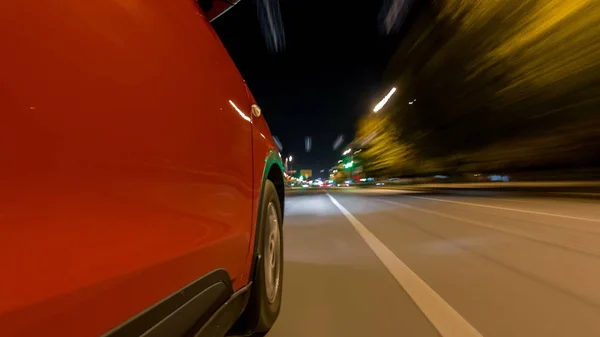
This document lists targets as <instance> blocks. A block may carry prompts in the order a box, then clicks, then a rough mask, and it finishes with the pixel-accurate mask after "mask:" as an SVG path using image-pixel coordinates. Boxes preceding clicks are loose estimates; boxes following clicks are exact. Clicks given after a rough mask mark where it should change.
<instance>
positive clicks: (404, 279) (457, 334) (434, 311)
mask: <svg viewBox="0 0 600 337" xmlns="http://www.w3.org/2000/svg"><path fill="white" fill-rule="evenodd" d="M327 196H328V197H329V199H331V202H332V203H333V204H334V205H335V206H337V208H339V209H340V211H341V212H342V214H344V216H346V218H347V219H348V221H350V223H351V224H352V226H353V227H354V229H355V230H356V231H357V232H358V234H359V235H360V236H361V237H362V238H363V240H365V242H366V243H367V245H368V246H369V248H371V250H373V252H374V253H375V255H377V257H378V258H379V260H380V261H381V262H382V263H383V265H384V266H385V267H386V268H387V269H388V270H389V272H390V273H391V274H392V276H393V277H394V278H395V279H396V281H397V282H398V284H400V286H401V287H402V288H404V290H405V291H406V293H407V294H408V295H409V296H410V297H411V298H412V300H413V301H414V302H415V304H416V305H417V306H418V307H419V309H421V311H422V312H423V314H424V315H425V316H426V317H427V319H429V321H430V322H431V324H433V326H434V327H435V328H436V329H437V331H438V332H439V333H440V335H441V336H443V337H482V335H481V334H480V333H479V331H477V330H476V329H475V328H474V327H473V326H471V325H470V324H469V322H467V321H466V320H465V319H464V318H463V317H462V316H461V315H460V314H459V313H458V312H456V310H454V308H452V307H451V306H450V305H449V304H448V303H447V302H446V301H444V299H443V298H442V297H441V296H440V295H438V293H436V292H435V291H434V290H433V289H431V288H430V287H429V286H428V285H427V283H425V281H423V280H422V279H421V278H420V277H419V276H418V275H417V274H415V272H413V271H412V270H411V269H410V268H409V267H408V266H407V265H406V264H405V263H404V262H402V260H400V259H399V258H398V257H397V256H396V255H394V253H393V252H392V251H391V250H390V249H389V248H388V247H386V246H385V245H384V244H383V243H382V242H381V241H379V239H377V237H376V236H375V235H374V234H373V233H371V232H370V231H369V230H368V229H367V228H366V227H365V226H364V225H363V224H362V223H361V222H360V221H358V219H356V218H355V217H354V216H353V215H352V214H351V213H350V212H349V211H348V210H347V209H346V208H345V207H344V206H342V205H341V204H340V203H339V202H338V201H337V200H335V198H334V197H332V196H331V195H330V194H329V193H327Z"/></svg>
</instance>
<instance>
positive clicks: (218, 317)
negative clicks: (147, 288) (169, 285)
mask: <svg viewBox="0 0 600 337" xmlns="http://www.w3.org/2000/svg"><path fill="white" fill-rule="evenodd" d="M248 289H249V286H246V287H244V288H242V289H240V291H238V292H236V293H235V294H234V293H233V288H232V284H231V279H230V278H229V274H228V273H227V272H226V271H225V270H223V269H217V270H215V271H213V272H211V273H209V274H207V275H205V276H203V277H202V278H200V279H198V280H196V281H194V282H192V283H190V284H189V285H187V286H185V287H184V288H182V289H180V290H179V291H177V292H176V293H174V294H172V295H170V296H169V297H167V298H165V299H164V300H162V301H160V302H158V303H157V304H155V305H154V306H152V307H150V308H148V309H147V310H145V311H143V312H142V313H140V314H138V315H137V316H135V317H133V318H131V319H130V320H128V321H126V322H125V323H123V324H121V325H120V326H118V327H116V328H114V329H112V330H111V331H109V332H107V333H106V334H105V335H104V336H103V337H137V336H143V337H184V336H189V335H194V336H196V337H203V336H206V335H207V334H208V335H210V336H214V335H215V333H217V332H220V331H221V330H223V329H224V328H225V330H224V331H223V332H222V333H221V335H224V334H225V332H226V331H227V330H229V328H230V327H231V326H232V325H233V323H234V322H235V321H236V320H237V318H238V317H239V315H240V314H241V312H242V311H243V309H244V307H245V306H246V304H247V302H248V301H247V299H248V296H247V294H248V293H249V291H248ZM229 321H230V322H229ZM213 325H214V326H215V327H216V328H212V326H213Z"/></svg>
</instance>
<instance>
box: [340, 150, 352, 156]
mask: <svg viewBox="0 0 600 337" xmlns="http://www.w3.org/2000/svg"><path fill="white" fill-rule="evenodd" d="M350 151H352V149H348V150H346V151H344V153H342V154H343V155H347V154H348V153H350Z"/></svg>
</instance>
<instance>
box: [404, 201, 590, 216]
mask: <svg viewBox="0 0 600 337" xmlns="http://www.w3.org/2000/svg"><path fill="white" fill-rule="evenodd" d="M409 197H411V198H417V199H425V200H433V201H440V202H448V203H451V204H459V205H466V206H474V207H485V208H493V209H499V210H503V211H512V212H520V213H528V214H536V215H545V216H553V217H556V218H563V219H572V220H581V221H589V222H600V219H593V218H584V217H578V216H570V215H562V214H554V213H546V212H536V211H527V210H524V209H518V208H509V207H501V206H491V205H482V204H474V203H470V202H463V201H454V200H446V199H437V198H428V197H416V196H412V195H409Z"/></svg>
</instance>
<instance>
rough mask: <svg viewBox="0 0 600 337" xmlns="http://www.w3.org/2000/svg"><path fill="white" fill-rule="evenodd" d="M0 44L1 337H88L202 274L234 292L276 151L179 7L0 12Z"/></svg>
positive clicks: (18, 6) (195, 18)
mask: <svg viewBox="0 0 600 337" xmlns="http://www.w3.org/2000/svg"><path fill="white" fill-rule="evenodd" d="M0 41H1V43H2V45H3V46H5V48H3V51H2V53H0V64H1V65H2V68H3V71H2V72H0V115H1V122H0V158H2V162H1V164H0V186H1V187H0V267H2V270H3V271H4V273H3V277H2V278H1V279H0V335H1V336H3V337H9V336H40V335H43V336H78V337H84V336H97V335H100V334H103V333H105V332H106V331H108V330H109V329H111V328H113V327H115V326H117V325H119V324H120V323H122V322H124V321H125V320H127V319H129V318H130V317H132V316H134V315H136V314H138V313H139V312H141V311H143V310H144V309H146V308H148V307H149V306H151V305H153V304H154V303H156V302H157V301H160V300H161V299H162V298H164V297H166V296H168V295H169V294H171V293H173V292H174V291H177V289H180V288H181V287H183V286H185V285H186V284H188V283H189V282H191V281H193V280H195V279H197V278H199V277H201V276H202V275H204V274H206V273H208V272H210V271H212V270H215V269H217V268H224V269H226V270H227V271H228V273H229V274H230V276H231V277H232V280H233V286H234V290H237V289H240V288H241V287H242V286H244V285H246V284H247V283H248V274H249V270H250V266H251V262H252V247H253V245H252V243H253V241H254V238H253V235H254V230H253V228H254V224H255V222H256V216H257V214H256V210H257V208H258V200H259V196H260V187H261V186H260V184H261V177H262V173H263V171H264V165H265V157H266V156H267V155H268V153H269V151H272V150H275V145H274V144H273V141H272V137H271V135H270V133H269V130H268V127H267V126H266V123H265V122H264V119H263V118H262V117H258V118H255V117H252V116H251V105H252V104H253V103H254V100H253V98H252V97H251V95H249V94H248V92H247V90H246V88H245V85H244V83H243V81H242V79H241V77H240V75H239V73H238V71H237V69H236V68H235V65H234V64H233V63H232V61H231V59H230V57H229V55H228V54H227V52H226V50H225V49H224V47H223V46H222V44H221V42H220V40H219V38H218V37H217V36H216V34H215V33H214V31H213V29H212V27H211V26H210V24H209V22H208V21H207V19H206V18H205V17H204V15H203V14H202V13H201V11H200V9H199V7H198V6H197V5H196V4H195V2H194V1H193V0H173V1H162V0H144V1H140V0H86V1H81V0H63V1H49V2H31V1H3V2H1V3H0ZM253 118H254V119H253ZM253 146H254V147H253ZM253 152H254V156H253ZM261 156H262V157H261Z"/></svg>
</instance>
